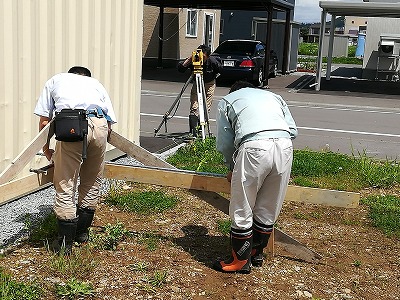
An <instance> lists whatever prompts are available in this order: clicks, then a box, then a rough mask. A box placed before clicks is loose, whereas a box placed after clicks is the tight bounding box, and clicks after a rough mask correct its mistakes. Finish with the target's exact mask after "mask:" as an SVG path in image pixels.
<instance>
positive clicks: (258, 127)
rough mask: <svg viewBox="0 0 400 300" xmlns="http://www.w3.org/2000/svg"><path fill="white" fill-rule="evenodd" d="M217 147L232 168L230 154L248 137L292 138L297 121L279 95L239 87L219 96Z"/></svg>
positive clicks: (252, 138)
mask: <svg viewBox="0 0 400 300" xmlns="http://www.w3.org/2000/svg"><path fill="white" fill-rule="evenodd" d="M216 120H217V150H218V151H220V152H221V153H222V154H223V156H224V158H225V163H226V164H227V166H228V167H230V169H231V170H232V168H233V154H234V152H235V150H236V149H238V148H239V146H240V145H241V144H242V143H244V142H246V141H251V140H261V139H268V138H291V139H294V138H296V136H297V135H298V132H297V127H296V123H295V121H294V119H293V117H292V115H291V113H290V111H289V108H288V106H287V104H286V102H285V101H284V100H283V99H282V97H281V96H279V95H277V94H274V93H272V92H270V91H265V90H261V89H257V88H242V89H240V90H237V91H235V92H232V93H230V94H228V95H227V96H225V97H224V98H222V100H220V101H219V103H218V111H217V119H216Z"/></svg>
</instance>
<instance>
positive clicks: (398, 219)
mask: <svg viewBox="0 0 400 300" xmlns="http://www.w3.org/2000/svg"><path fill="white" fill-rule="evenodd" d="M361 203H363V204H366V205H368V206H369V208H370V210H369V217H370V218H371V220H372V222H373V225H374V226H376V227H378V228H380V229H381V230H383V231H384V232H385V233H386V234H387V235H389V236H397V237H398V238H400V198H399V197H397V196H393V195H386V196H380V195H372V196H369V197H367V198H365V199H361Z"/></svg>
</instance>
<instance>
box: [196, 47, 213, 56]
mask: <svg viewBox="0 0 400 300" xmlns="http://www.w3.org/2000/svg"><path fill="white" fill-rule="evenodd" d="M197 49H201V51H203V53H204V54H205V55H207V56H210V55H211V48H210V47H208V46H206V45H200V46H199V47H197Z"/></svg>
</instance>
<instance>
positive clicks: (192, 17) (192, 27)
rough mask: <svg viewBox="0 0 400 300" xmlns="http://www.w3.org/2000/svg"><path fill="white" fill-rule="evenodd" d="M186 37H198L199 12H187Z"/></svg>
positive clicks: (192, 10) (193, 10)
mask: <svg viewBox="0 0 400 300" xmlns="http://www.w3.org/2000/svg"><path fill="white" fill-rule="evenodd" d="M186 36H193V37H197V10H195V9H188V10H187V18H186Z"/></svg>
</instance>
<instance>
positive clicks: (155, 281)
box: [148, 271, 168, 288]
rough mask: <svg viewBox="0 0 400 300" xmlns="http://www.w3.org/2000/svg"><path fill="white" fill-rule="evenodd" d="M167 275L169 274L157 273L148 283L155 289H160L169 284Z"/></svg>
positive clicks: (164, 272)
mask: <svg viewBox="0 0 400 300" xmlns="http://www.w3.org/2000/svg"><path fill="white" fill-rule="evenodd" d="M167 275H168V273H167V272H166V271H155V272H154V274H153V276H151V277H150V278H148V282H149V283H150V284H151V286H153V287H156V288H157V287H160V286H162V285H163V284H164V283H166V282H167Z"/></svg>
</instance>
